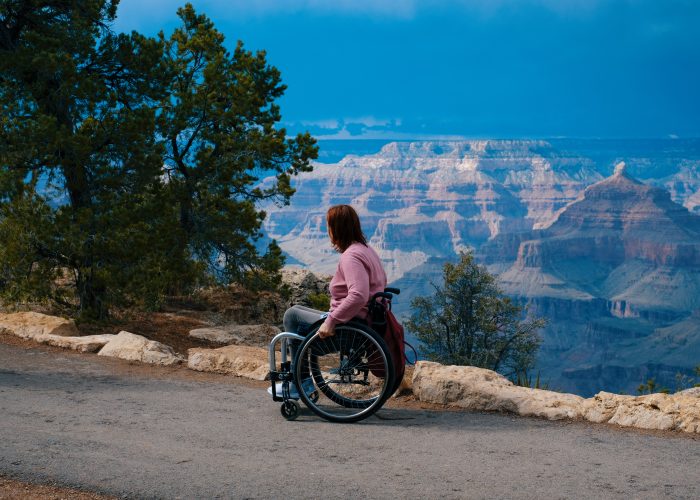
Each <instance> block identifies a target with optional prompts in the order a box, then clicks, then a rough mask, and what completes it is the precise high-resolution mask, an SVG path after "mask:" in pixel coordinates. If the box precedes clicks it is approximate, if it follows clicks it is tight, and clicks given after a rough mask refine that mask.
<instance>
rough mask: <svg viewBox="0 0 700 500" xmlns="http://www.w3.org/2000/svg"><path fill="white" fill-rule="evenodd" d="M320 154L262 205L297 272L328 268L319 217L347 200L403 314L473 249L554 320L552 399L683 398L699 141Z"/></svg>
mask: <svg viewBox="0 0 700 500" xmlns="http://www.w3.org/2000/svg"><path fill="white" fill-rule="evenodd" d="M348 142H350V143H351V142H353V141H348ZM320 145H321V151H322V153H323V152H324V149H325V151H326V157H325V158H324V156H323V155H322V156H321V159H322V160H324V161H332V163H320V162H319V163H317V164H316V165H315V167H314V171H313V172H310V173H305V174H302V175H300V176H299V177H297V178H295V179H294V181H293V183H294V187H295V188H296V189H297V192H296V194H295V195H294V197H293V198H292V201H291V204H290V205H288V206H284V207H279V206H275V205H270V206H268V207H265V209H266V211H267V212H268V218H267V220H266V223H265V231H266V234H267V235H268V236H269V237H272V238H275V239H276V240H277V241H278V243H279V244H280V246H281V247H282V249H283V250H284V252H285V253H286V255H287V256H288V263H290V264H297V265H301V266H304V267H307V268H309V269H311V270H313V271H316V272H322V273H332V272H333V271H334V269H335V265H336V263H337V259H338V256H337V254H336V253H335V252H334V251H333V250H332V249H331V248H330V245H329V244H328V241H327V236H326V228H325V219H324V215H325V210H326V209H327V207H329V206H331V205H334V204H338V203H348V204H351V205H353V206H354V207H356V208H357V210H358V212H359V213H360V216H361V218H362V221H363V229H364V230H365V233H366V235H367V236H368V238H369V240H370V244H371V245H372V246H373V247H374V248H375V249H377V251H378V252H379V254H380V256H381V258H382V260H383V263H384V265H385V268H386V269H387V272H388V274H389V280H390V282H391V283H393V284H394V285H395V286H398V287H400V288H401V289H402V291H403V293H402V295H401V296H400V298H399V299H398V300H397V302H396V311H397V312H398V313H399V315H402V316H406V315H408V314H410V300H411V298H412V297H415V296H419V295H427V294H429V293H431V291H432V287H431V285H430V282H431V281H435V282H437V281H439V278H440V273H441V266H442V263H444V262H445V261H448V260H454V259H455V258H456V255H457V254H458V252H459V251H461V250H466V249H474V251H475V253H476V254H477V256H478V257H479V260H480V261H481V262H482V263H483V264H485V265H487V266H488V267H489V270H491V271H492V272H494V273H496V274H498V275H499V279H500V283H501V287H502V288H503V290H504V291H505V292H506V293H507V294H508V295H511V296H513V297H516V298H517V299H518V300H519V301H521V302H522V303H524V304H526V305H527V306H528V309H529V311H530V313H531V314H536V315H539V316H543V317H546V318H548V320H549V323H548V325H547V327H546V328H545V329H543V330H542V332H541V333H542V337H543V344H542V348H541V350H540V355H539V358H538V365H537V369H536V370H537V371H538V372H539V374H540V378H541V379H542V380H543V381H544V382H546V383H547V384H548V385H549V387H550V388H553V389H557V390H565V391H570V392H576V393H578V394H581V395H584V396H590V395H592V394H593V393H595V392H597V391H599V390H606V391H611V392H626V393H634V392H635V390H636V387H637V386H638V385H639V384H640V383H641V382H644V381H646V380H647V379H649V378H652V377H653V378H655V380H656V382H657V383H658V384H659V385H660V386H663V387H668V388H669V389H671V390H674V389H676V388H677V387H676V386H677V385H678V384H679V380H678V374H680V376H681V377H682V376H686V377H691V376H692V368H693V367H694V366H696V365H698V364H700V140H678V139H669V140H650V141H646V140H644V141H642V140H638V141H635V140H619V141H613V140H565V139H559V140H547V141H545V140H512V141H510V140H508V141H506V140H479V141H422V142H392V143H387V144H384V145H383V146H382V145H375V147H378V146H381V149H379V151H378V152H371V151H370V150H369V148H368V151H367V153H366V154H344V150H343V149H344V148H351V147H353V145H352V144H338V143H336V144H328V145H327V146H328V147H325V148H324V143H323V142H321V144H320ZM370 147H371V146H370ZM360 149H361V148H360ZM334 154H335V155H336V158H339V159H338V160H337V161H336V158H333V155H334ZM534 375H537V374H534ZM686 380H688V379H687V378H686Z"/></svg>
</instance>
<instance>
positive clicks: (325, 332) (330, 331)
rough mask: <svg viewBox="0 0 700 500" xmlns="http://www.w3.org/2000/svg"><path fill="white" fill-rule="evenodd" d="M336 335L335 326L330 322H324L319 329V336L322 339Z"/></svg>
mask: <svg viewBox="0 0 700 500" xmlns="http://www.w3.org/2000/svg"><path fill="white" fill-rule="evenodd" d="M333 335H335V328H333V327H332V326H329V325H328V322H324V323H323V324H322V325H321V326H320V327H319V329H318V336H319V337H321V338H322V339H325V338H327V337H332V336H333Z"/></svg>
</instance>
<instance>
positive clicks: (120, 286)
mask: <svg viewBox="0 0 700 500" xmlns="http://www.w3.org/2000/svg"><path fill="white" fill-rule="evenodd" d="M117 3H118V2H117V1H107V0H75V1H71V2H65V1H60V0H51V1H42V0H21V1H20V0H0V271H1V272H2V274H0V293H1V294H2V295H3V296H4V297H5V298H6V299H8V298H9V299H10V300H12V301H22V300H53V301H58V302H64V303H66V304H70V303H71V296H73V295H74V296H75V297H77V302H78V304H79V310H80V312H81V314H83V315H86V316H92V317H104V316H105V315H106V314H107V313H108V311H109V308H110V306H113V305H123V304H125V305H139V306H147V307H156V306H157V305H158V304H159V302H160V301H161V300H162V298H163V296H164V295H165V294H166V293H170V292H173V291H183V290H187V289H189V288H191V287H192V286H194V285H196V284H197V283H201V282H204V281H206V280H207V279H209V277H210V276H212V274H214V277H215V278H216V279H218V280H219V281H223V282H229V281H231V280H238V281H245V280H247V281H249V282H251V283H253V284H257V285H258V286H274V285H275V284H276V283H277V279H278V274H277V271H278V269H279V267H280V266H281V263H282V261H283V259H282V255H281V252H280V251H279V248H278V247H277V246H276V245H275V244H274V242H273V243H272V244H271V246H270V249H269V251H268V253H267V254H266V255H264V256H260V255H258V253H257V252H256V249H255V241H256V239H257V238H259V236H260V224H261V221H262V219H263V217H264V213H262V212H261V211H259V210H257V209H256V203H257V202H258V201H259V200H262V199H265V198H272V197H277V198H278V199H279V200H280V201H281V202H283V203H284V202H288V200H289V197H290V196H291V195H292V193H293V189H292V188H291V186H290V176H291V175H294V174H296V173H297V172H299V171H302V170H310V168H311V166H310V160H311V159H313V158H315V156H316V151H317V149H316V147H315V145H314V141H313V139H312V138H311V137H309V136H308V135H301V136H299V137H297V138H295V139H287V138H286V132H285V131H284V130H283V129H276V128H275V127H274V125H275V123H276V122H278V121H279V119H280V114H279V109H278V107H277V106H276V105H275V104H274V100H275V99H277V98H279V97H280V96H281V95H282V92H283V90H284V86H283V85H282V84H281V83H280V76H279V73H278V72H277V70H276V69H275V68H273V67H271V66H269V65H268V64H267V63H266V61H265V54H264V53H257V54H252V53H250V52H247V51H244V50H243V49H242V46H241V45H240V44H239V47H238V48H237V49H236V51H235V52H234V54H233V55H230V54H229V53H228V52H226V51H225V50H224V49H223V45H222V43H223V37H222V36H221V34H219V33H218V32H217V31H216V30H215V29H214V26H213V24H212V23H211V21H209V20H208V19H207V18H206V17H205V16H201V15H197V14H196V13H195V12H194V10H193V8H192V7H191V6H190V5H187V6H186V7H185V8H183V9H181V10H180V11H179V14H180V16H181V18H182V21H183V27H182V28H180V29H178V30H176V32H175V33H174V34H173V36H172V37H170V38H166V37H165V36H164V35H163V34H161V35H160V36H159V37H157V38H148V37H144V36H142V35H140V34H138V33H135V32H134V33H131V34H128V35H127V34H114V33H113V32H112V31H111V30H110V24H111V23H112V22H113V20H114V19H115V16H116V8H117ZM270 173H273V174H274V175H275V176H276V178H275V181H274V182H272V183H270V185H269V186H267V187H266V188H264V189H263V188H256V187H254V186H255V185H256V184H257V183H258V179H259V177H261V176H262V175H263V174H265V175H268V174H270Z"/></svg>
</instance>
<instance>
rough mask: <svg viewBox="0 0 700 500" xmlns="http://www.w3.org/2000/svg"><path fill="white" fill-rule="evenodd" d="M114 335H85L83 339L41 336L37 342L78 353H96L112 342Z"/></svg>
mask: <svg viewBox="0 0 700 500" xmlns="http://www.w3.org/2000/svg"><path fill="white" fill-rule="evenodd" d="M114 337H115V335H108V334H105V335H86V336H85V337H61V336H60V335H42V336H41V337H38V338H37V341H38V342H40V343H42V344H48V345H52V346H56V347H63V348H64V349H73V350H74V351H80V352H97V351H99V350H100V349H102V347H104V346H105V345H106V344H107V342H109V341H110V340H112V339H113V338H114Z"/></svg>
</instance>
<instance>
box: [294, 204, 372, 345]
mask: <svg viewBox="0 0 700 500" xmlns="http://www.w3.org/2000/svg"><path fill="white" fill-rule="evenodd" d="M326 224H327V226H328V236H329V237H330V240H331V245H333V247H334V248H335V249H336V250H338V251H339V252H340V261H339V262H338V267H337V269H336V271H335V275H334V276H333V279H332V280H331V285H330V292H331V308H330V311H329V312H328V313H325V312H323V311H317V310H315V309H311V308H308V307H304V306H298V305H296V306H292V307H290V308H289V309H287V311H286V312H285V313H284V320H283V321H284V329H285V331H287V332H295V333H301V334H305V333H307V330H308V328H309V326H311V325H312V324H313V323H315V322H316V321H318V320H319V319H320V318H322V317H324V315H326V321H324V322H323V324H322V325H321V327H320V328H319V330H318V333H319V336H320V337H321V338H325V337H329V336H331V335H333V334H334V332H335V325H337V324H338V323H346V322H348V321H350V320H351V319H353V318H359V319H361V320H365V319H366V318H367V314H368V311H367V302H368V301H369V298H370V297H371V296H372V295H373V294H375V293H377V292H383V291H384V288H386V273H385V272H384V268H383V267H382V263H381V261H380V260H379V256H378V255H377V252H375V251H374V250H373V249H372V248H370V247H369V246H368V245H367V239H366V238H365V235H364V234H363V233H362V227H361V226H360V218H359V217H358V216H357V212H355V209H353V208H352V207H351V206H350V205H336V206H334V207H331V208H330V209H328V212H327V213H326Z"/></svg>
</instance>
